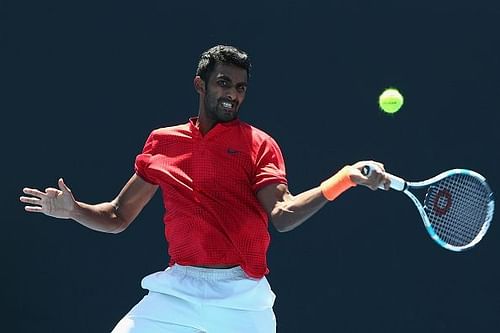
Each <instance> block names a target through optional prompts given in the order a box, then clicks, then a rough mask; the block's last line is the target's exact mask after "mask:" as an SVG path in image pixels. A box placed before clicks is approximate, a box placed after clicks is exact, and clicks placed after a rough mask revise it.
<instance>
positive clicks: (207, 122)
mask: <svg viewBox="0 0 500 333" xmlns="http://www.w3.org/2000/svg"><path fill="white" fill-rule="evenodd" d="M216 124H217V122H216V121H214V120H212V119H210V118H208V117H207V116H206V115H205V113H204V112H201V110H200V112H198V121H197V125H198V128H199V129H200V132H201V134H203V135H205V134H207V133H208V132H209V131H210V130H211V129H212V128H214V127H215V125H216Z"/></svg>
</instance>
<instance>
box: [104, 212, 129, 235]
mask: <svg viewBox="0 0 500 333" xmlns="http://www.w3.org/2000/svg"><path fill="white" fill-rule="evenodd" d="M131 222H132V221H126V220H124V219H122V218H120V217H118V216H117V217H116V223H115V224H114V227H113V228H112V229H110V230H108V232H109V233H110V234H119V233H121V232H123V231H125V229H127V227H128V226H129V225H130V223H131Z"/></svg>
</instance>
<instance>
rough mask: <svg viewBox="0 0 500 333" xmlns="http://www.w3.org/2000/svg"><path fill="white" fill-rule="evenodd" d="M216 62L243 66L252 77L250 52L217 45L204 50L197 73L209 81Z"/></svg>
mask: <svg viewBox="0 0 500 333" xmlns="http://www.w3.org/2000/svg"><path fill="white" fill-rule="evenodd" d="M216 64H231V65H235V66H238V67H240V68H243V69H245V70H246V71H247V75H248V77H250V68H251V67H252V65H251V63H250V59H249V57H248V54H247V53H246V52H244V51H242V50H239V49H237V48H236V47H234V46H228V45H216V46H214V47H211V48H210V49H208V50H206V51H205V52H203V53H202V54H201V56H200V61H199V62H198V68H197V69H196V75H198V76H200V77H201V79H202V80H203V81H205V82H207V80H208V78H209V77H210V75H211V74H212V71H213V70H214V67H215V65H216Z"/></svg>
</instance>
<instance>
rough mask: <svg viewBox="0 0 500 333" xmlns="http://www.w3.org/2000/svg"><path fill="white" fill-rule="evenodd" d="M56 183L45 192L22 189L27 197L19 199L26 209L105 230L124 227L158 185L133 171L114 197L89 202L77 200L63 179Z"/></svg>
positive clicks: (94, 228)
mask: <svg viewBox="0 0 500 333" xmlns="http://www.w3.org/2000/svg"><path fill="white" fill-rule="evenodd" d="M58 185H59V189H56V188H47V189H46V190H45V192H42V191H40V190H37V189H32V188H24V189H23V192H24V193H25V194H26V195H28V196H22V197H21V198H20V201H21V202H23V203H26V204H27V205H26V206H25V210H26V211H28V212H35V213H43V214H45V215H48V216H52V217H55V218H60V219H73V220H75V221H76V222H78V223H80V224H81V225H83V226H86V227H87V228H90V229H93V230H96V231H102V232H108V233H118V232H121V231H123V230H125V229H126V228H127V227H128V226H129V225H130V224H131V223H132V222H133V221H134V219H135V218H136V217H137V215H139V213H140V212H141V210H142V209H143V208H144V206H145V205H146V204H147V203H148V202H149V201H150V200H151V198H152V197H153V195H154V194H155V192H156V190H157V188H158V186H156V185H152V184H150V183H148V182H146V181H144V180H142V179H141V178H140V177H139V176H137V175H136V174H134V175H133V176H132V177H131V178H130V179H129V181H128V182H127V184H125V186H124V187H123V188H122V190H121V191H120V193H119V194H118V196H117V197H116V198H115V199H113V200H112V201H110V202H103V203H99V204H95V205H90V204H87V203H84V202H79V201H76V200H75V199H74V197H73V194H72V193H71V190H70V189H69V188H68V187H67V186H66V184H65V183H64V181H63V180H62V179H59V182H58Z"/></svg>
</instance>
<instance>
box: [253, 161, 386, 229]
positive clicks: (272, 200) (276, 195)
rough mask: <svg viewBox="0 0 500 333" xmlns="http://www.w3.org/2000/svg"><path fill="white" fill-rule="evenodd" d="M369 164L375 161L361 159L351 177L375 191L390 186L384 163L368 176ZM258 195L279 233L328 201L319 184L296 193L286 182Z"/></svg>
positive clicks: (292, 227)
mask: <svg viewBox="0 0 500 333" xmlns="http://www.w3.org/2000/svg"><path fill="white" fill-rule="evenodd" d="M367 163H371V164H373V163H375V162H373V161H369V162H368V161H362V162H358V163H356V164H354V165H353V166H351V167H350V168H349V171H350V175H349V176H350V178H351V180H352V181H353V182H354V183H356V184H359V185H364V186H367V187H369V188H371V189H372V190H376V189H377V188H378V186H379V185H380V184H384V187H385V188H386V189H388V188H389V181H388V179H387V177H386V176H385V174H384V169H383V165H382V164H379V163H376V164H377V165H379V166H380V170H377V171H376V172H374V173H372V174H371V175H370V177H366V176H364V175H363V174H362V173H361V169H362V167H363V166H364V165H366V164H367ZM257 198H258V199H259V201H260V203H261V204H262V206H263V207H264V209H265V210H266V211H267V213H268V215H269V217H270V220H271V222H272V224H273V225H274V226H275V227H276V229H277V230H278V231H280V232H285V231H290V230H293V229H295V228H296V227H298V226H299V225H301V224H302V223H304V222H305V221H306V220H307V219H308V218H310V217H311V216H313V215H314V214H315V213H316V212H318V211H319V210H320V209H321V208H322V207H323V206H324V205H325V204H326V203H327V202H328V200H327V199H326V198H325V197H324V195H323V193H322V191H321V188H320V187H319V186H318V187H315V188H312V189H310V190H307V191H304V192H302V193H300V194H298V195H295V196H294V195H292V194H291V193H290V191H289V190H288V186H286V185H285V184H271V185H268V186H266V187H264V188H263V189H261V190H260V191H259V192H258V193H257Z"/></svg>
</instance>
